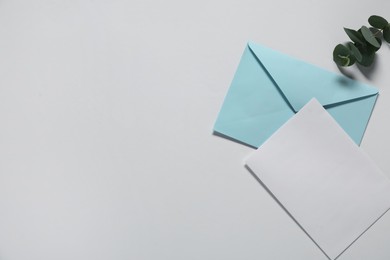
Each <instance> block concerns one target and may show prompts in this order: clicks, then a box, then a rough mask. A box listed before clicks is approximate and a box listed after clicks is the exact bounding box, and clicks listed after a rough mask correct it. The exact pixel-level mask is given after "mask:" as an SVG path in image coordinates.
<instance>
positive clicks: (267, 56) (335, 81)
mask: <svg viewBox="0 0 390 260" xmlns="http://www.w3.org/2000/svg"><path fill="white" fill-rule="evenodd" d="M248 46H249V48H250V49H251V51H252V52H253V53H254V55H255V56H256V57H257V58H258V61H259V62H260V63H261V64H262V65H263V67H264V69H265V70H266V71H267V72H268V74H269V76H270V77H271V78H272V79H273V81H274V82H275V83H276V84H277V87H278V88H279V89H280V91H281V92H282V93H283V94H284V96H285V98H286V99H287V101H288V102H289V103H290V105H291V106H292V108H293V109H294V110H295V112H298V111H299V110H300V109H301V108H302V107H303V106H304V105H305V104H306V103H307V102H309V100H311V99H312V98H313V97H315V98H316V99H317V100H318V101H319V102H320V103H321V104H322V105H323V106H327V105H336V104H338V103H341V102H346V101H349V100H355V99H358V98H362V97H367V96H371V95H375V94H377V93H378V90H377V89H375V88H374V87H371V86H369V85H367V84H364V83H361V82H358V81H355V80H352V79H350V78H347V77H344V76H341V75H338V74H336V73H333V72H330V71H326V70H324V69H321V68H319V67H316V66H314V65H311V64H308V63H306V62H303V61H300V60H297V59H295V58H292V57H289V56H288V55H285V54H282V53H279V52H277V51H274V50H272V49H269V48H266V47H264V46H261V45H258V44H254V43H248Z"/></svg>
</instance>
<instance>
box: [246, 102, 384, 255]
mask: <svg viewBox="0 0 390 260" xmlns="http://www.w3.org/2000/svg"><path fill="white" fill-rule="evenodd" d="M246 165H247V167H248V168H249V169H250V170H251V171H252V172H253V173H254V174H255V175H256V176H257V177H258V178H259V179H260V180H261V182H262V183H263V184H264V185H265V186H266V187H267V188H268V190H269V191H270V192H271V193H272V194H273V196H274V197H275V198H276V199H277V200H278V201H279V202H280V203H281V204H282V205H283V207H284V208H285V210H287V211H288V212H289V214H290V215H291V216H292V217H293V218H294V219H295V221H296V222H298V224H299V225H300V226H301V228H302V229H304V230H305V232H306V233H307V234H308V235H309V236H310V237H311V239H312V240H313V241H314V242H315V243H316V244H317V246H318V247H319V248H320V249H321V250H322V251H323V252H324V253H325V254H326V255H327V256H328V257H329V258H330V259H335V258H337V257H338V256H339V255H340V254H341V253H342V252H344V251H345V250H346V249H347V248H348V247H349V246H350V245H351V244H352V243H353V242H354V241H355V240H356V239H357V238H358V237H359V236H361V235H362V234H363V233H364V232H365V231H366V230H367V229H368V228H369V227H370V226H371V225H372V224H374V223H375V222H376V221H377V220H378V219H379V218H380V217H381V216H382V215H383V214H384V213H385V212H386V211H387V210H388V209H389V208H390V181H389V179H388V178H387V177H386V176H385V175H384V174H383V173H382V172H381V171H380V170H379V169H378V167H377V166H376V165H375V164H374V162H373V161H372V160H371V159H370V158H369V157H368V156H367V155H366V154H365V153H364V152H363V150H362V149H361V148H359V147H358V146H357V145H356V144H355V143H354V142H353V141H352V140H351V139H350V137H349V136H348V135H347V134H346V133H345V132H344V130H343V129H342V128H341V127H340V126H339V125H338V124H337V123H336V121H334V119H333V118H332V117H331V116H330V115H329V114H328V112H326V110H325V109H324V108H323V107H322V106H321V104H320V103H319V102H318V101H317V100H315V99H313V100H311V101H310V102H309V103H308V104H307V105H306V106H305V107H304V108H302V109H301V110H300V111H299V112H298V113H297V114H296V115H295V116H294V117H293V118H291V119H290V120H289V121H288V122H286V124H284V125H283V126H282V127H281V128H280V129H279V130H278V131H277V132H275V134H274V135H273V136H271V137H270V138H269V139H268V140H267V141H266V142H265V143H264V144H263V145H262V146H261V147H259V149H257V150H256V151H255V152H254V153H253V154H252V155H251V156H250V157H249V158H248V159H247V161H246Z"/></svg>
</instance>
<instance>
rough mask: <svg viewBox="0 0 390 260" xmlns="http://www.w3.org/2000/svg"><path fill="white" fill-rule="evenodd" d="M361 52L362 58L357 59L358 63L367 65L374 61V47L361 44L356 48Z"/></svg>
mask: <svg viewBox="0 0 390 260" xmlns="http://www.w3.org/2000/svg"><path fill="white" fill-rule="evenodd" d="M358 49H359V51H360V53H361V54H362V60H361V61H358V63H359V64H361V65H363V66H365V67H368V66H370V65H371V64H372V63H373V62H374V58H375V49H374V47H372V46H371V45H368V46H361V47H359V48H358Z"/></svg>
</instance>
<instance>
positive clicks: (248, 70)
mask: <svg viewBox="0 0 390 260" xmlns="http://www.w3.org/2000/svg"><path fill="white" fill-rule="evenodd" d="M313 97H315V98H316V99H317V100H318V101H319V102H320V103H321V104H322V105H323V106H324V107H325V109H326V110H327V111H328V112H329V113H330V114H331V115H332V116H333V118H334V119H335V120H336V121H337V122H338V123H339V124H340V126H341V127H342V128H343V129H344V130H345V131H346V132H347V133H348V135H349V136H350V137H351V138H352V139H353V140H354V141H355V143H356V144H358V145H360V142H361V140H362V138H363V135H364V132H365V129H366V127H367V124H368V121H369V119H370V116H371V113H372V110H373V109H374V106H375V102H376V99H377V97H378V90H377V89H376V88H374V87H372V86H369V85H367V84H363V83H361V82H358V81H355V80H352V79H350V78H347V77H345V76H342V75H339V74H336V73H333V72H330V71H326V70H324V69H321V68H319V67H316V66H313V65H310V64H308V63H306V62H303V61H300V60H297V59H295V58H292V57H289V56H287V55H285V54H282V53H279V52H277V51H274V50H272V49H269V48H266V47H264V46H261V45H258V44H254V43H248V45H247V47H246V49H245V51H244V54H243V56H242V58H241V61H240V64H239V66H238V68H237V71H236V74H235V76H234V79H233V81H232V84H231V86H230V88H229V91H228V93H227V95H226V97H225V100H224V102H223V105H222V108H221V110H220V112H219V115H218V118H217V120H216V122H215V125H214V131H215V133H216V134H219V135H222V136H224V137H227V138H229V139H234V140H236V141H238V142H241V143H244V144H247V145H249V146H252V147H259V146H260V145H261V144H262V143H263V142H264V141H265V140H267V139H268V138H269V137H270V136H271V135H272V134H273V133H274V132H275V131H276V130H277V129H278V128H279V127H280V126H282V125H283V124H284V123H285V122H286V121H287V120H288V119H289V118H290V117H292V116H293V115H294V114H295V113H296V112H298V111H299V110H300V109H301V108H302V107H303V106H304V105H305V104H306V103H307V102H309V101H310V100H311V99H312V98H313Z"/></svg>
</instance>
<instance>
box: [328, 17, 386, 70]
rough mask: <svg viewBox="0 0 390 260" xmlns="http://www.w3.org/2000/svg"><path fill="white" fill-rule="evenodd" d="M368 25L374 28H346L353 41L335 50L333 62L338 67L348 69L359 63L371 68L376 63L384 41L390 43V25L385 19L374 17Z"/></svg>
mask: <svg viewBox="0 0 390 260" xmlns="http://www.w3.org/2000/svg"><path fill="white" fill-rule="evenodd" d="M368 23H369V24H370V25H371V26H372V27H370V28H368V27H366V26H364V25H363V26H362V27H361V28H360V29H359V30H357V31H356V30H353V29H348V28H344V31H345V33H346V34H347V35H348V37H349V38H350V39H351V41H350V42H347V43H345V44H338V45H337V46H336V47H335V48H334V50H333V60H334V62H335V63H336V64H337V65H339V66H343V67H347V66H351V65H353V64H355V63H356V62H357V63H359V64H361V65H363V66H366V67H367V66H370V65H371V64H372V63H373V62H374V59H375V53H376V52H377V51H378V50H379V49H380V47H381V46H382V39H384V40H385V41H386V42H388V43H390V23H389V22H388V21H387V20H386V19H385V18H383V17H380V16H378V15H372V16H370V18H368Z"/></svg>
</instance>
